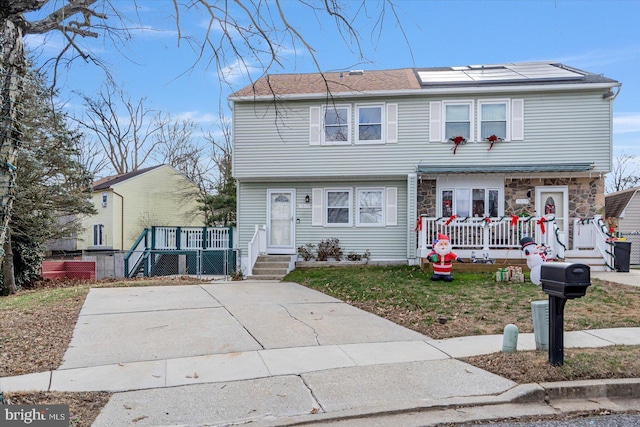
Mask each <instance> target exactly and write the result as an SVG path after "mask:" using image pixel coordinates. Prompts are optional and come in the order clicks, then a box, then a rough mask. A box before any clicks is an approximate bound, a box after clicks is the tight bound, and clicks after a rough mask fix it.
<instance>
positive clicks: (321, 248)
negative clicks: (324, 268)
mask: <svg viewBox="0 0 640 427" xmlns="http://www.w3.org/2000/svg"><path fill="white" fill-rule="evenodd" d="M342 255H343V253H342V248H341V247H340V240H339V239H337V238H335V237H333V238H331V239H327V240H321V241H320V243H318V254H317V257H318V261H326V260H327V259H328V258H330V257H331V258H335V260H336V261H341V260H342Z"/></svg>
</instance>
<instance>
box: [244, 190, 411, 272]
mask: <svg viewBox="0 0 640 427" xmlns="http://www.w3.org/2000/svg"><path fill="white" fill-rule="evenodd" d="M323 187H326V188H352V189H353V191H354V195H355V190H356V188H363V187H369V188H373V187H375V188H381V187H396V188H397V189H398V199H397V204H398V211H397V216H398V224H397V225H395V226H386V227H356V226H355V223H356V222H355V217H353V218H354V220H353V224H354V226H352V227H317V226H312V225H311V211H312V210H311V208H306V209H301V208H299V207H298V205H304V204H305V201H304V199H305V196H306V195H307V194H308V195H309V196H310V197H311V195H312V188H323ZM270 188H280V189H284V188H287V189H288V188H290V189H294V190H295V191H296V202H295V205H296V210H295V211H296V216H295V218H296V237H295V246H296V247H298V246H301V245H304V244H306V243H313V244H317V243H319V242H320V241H321V240H323V239H329V238H333V237H336V238H338V239H340V246H341V247H342V249H343V251H344V254H345V256H346V255H347V254H348V253H349V252H351V251H354V252H356V253H359V254H363V253H364V251H365V250H367V249H368V250H369V251H371V256H372V258H376V259H385V260H400V259H406V258H407V255H408V254H407V249H408V248H407V233H408V231H407V230H409V228H410V227H409V225H408V224H407V217H408V215H407V204H408V203H407V180H406V179H405V180H393V181H386V180H374V181H364V182H363V181H324V182H313V183H310V182H286V181H279V182H273V183H240V189H239V191H240V194H242V197H241V198H240V200H239V201H238V233H239V245H240V248H241V249H242V250H243V252H244V253H246V248H247V244H248V242H249V241H250V240H251V238H252V237H253V233H254V228H255V224H266V221H267V190H268V189H270ZM355 199H356V198H355V197H354V204H353V205H352V207H351V208H352V209H351V215H355ZM411 230H413V227H411Z"/></svg>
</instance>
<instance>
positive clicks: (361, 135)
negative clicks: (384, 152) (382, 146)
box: [356, 104, 384, 143]
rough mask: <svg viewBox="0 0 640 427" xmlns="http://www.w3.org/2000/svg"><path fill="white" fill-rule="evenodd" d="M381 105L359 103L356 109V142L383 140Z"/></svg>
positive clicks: (378, 141)
mask: <svg viewBox="0 0 640 427" xmlns="http://www.w3.org/2000/svg"><path fill="white" fill-rule="evenodd" d="M382 107H383V105H381V104H380V105H359V106H358V108H357V111H358V113H357V114H358V116H357V117H358V135H357V139H356V141H357V142H361V143H381V142H383V139H382V135H383V123H384V110H383V108H382Z"/></svg>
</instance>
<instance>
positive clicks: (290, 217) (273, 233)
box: [267, 190, 296, 254]
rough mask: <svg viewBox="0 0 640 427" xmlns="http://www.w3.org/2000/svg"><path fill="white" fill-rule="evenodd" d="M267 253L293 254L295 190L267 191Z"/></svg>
mask: <svg viewBox="0 0 640 427" xmlns="http://www.w3.org/2000/svg"><path fill="white" fill-rule="evenodd" d="M267 195H268V202H267V217H268V218H267V222H268V224H269V226H268V228H267V253H269V254H295V238H294V236H295V221H294V216H295V203H294V202H295V199H296V193H295V190H268V191H267Z"/></svg>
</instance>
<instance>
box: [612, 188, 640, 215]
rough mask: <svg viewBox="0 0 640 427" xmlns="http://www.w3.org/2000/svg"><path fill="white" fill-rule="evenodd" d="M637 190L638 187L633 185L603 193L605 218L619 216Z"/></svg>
mask: <svg viewBox="0 0 640 427" xmlns="http://www.w3.org/2000/svg"><path fill="white" fill-rule="evenodd" d="M638 190H640V187H633V188H629V189H626V190H622V191H617V192H615V193H611V194H607V195H605V197H604V209H605V216H606V217H607V218H620V215H622V212H624V209H625V208H626V207H627V205H628V204H629V202H630V201H631V199H632V198H633V196H634V194H636V191H638Z"/></svg>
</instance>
